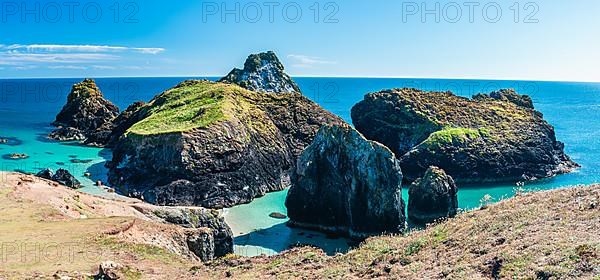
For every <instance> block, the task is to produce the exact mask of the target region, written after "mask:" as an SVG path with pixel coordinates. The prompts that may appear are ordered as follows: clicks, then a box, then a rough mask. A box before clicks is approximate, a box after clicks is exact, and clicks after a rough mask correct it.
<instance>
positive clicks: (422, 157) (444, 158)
mask: <svg viewBox="0 0 600 280" xmlns="http://www.w3.org/2000/svg"><path fill="white" fill-rule="evenodd" d="M510 92H511V91H500V92H499V93H492V94H491V96H492V97H485V96H479V97H478V98H475V99H473V100H472V99H468V98H463V97H458V96H455V95H453V94H452V93H451V92H426V91H421V90H417V89H409V88H404V89H393V90H385V91H381V92H377V93H371V94H367V95H366V96H365V98H364V100H363V101H361V102H359V103H358V104H356V105H355V106H354V107H353V108H352V121H353V123H354V125H355V127H356V129H357V130H358V131H360V132H361V133H363V135H365V137H366V138H367V139H371V140H374V141H378V142H380V143H383V144H384V145H386V146H387V147H389V148H390V149H392V151H394V153H395V154H396V155H397V156H398V157H399V159H400V162H401V166H402V171H403V173H404V176H405V179H406V180H407V181H409V182H410V181H414V180H415V179H417V178H420V177H422V176H423V174H424V173H425V171H426V170H427V169H428V168H429V167H430V166H438V167H440V168H442V169H443V170H445V171H446V172H447V173H448V174H449V175H450V176H452V177H453V178H454V179H455V180H456V181H457V182H502V181H522V180H534V179H537V178H545V177H551V176H554V175H557V174H562V173H567V172H570V171H572V170H573V169H574V168H576V167H578V165H577V164H576V163H574V162H573V161H571V159H570V158H569V157H568V156H567V155H566V154H565V153H564V145H563V143H561V142H559V141H557V140H556V136H555V133H554V128H553V127H552V126H551V125H550V124H548V123H547V122H546V121H545V120H544V119H543V116H542V114H541V113H540V112H538V111H535V110H533V109H530V108H528V107H530V106H529V103H528V101H527V100H528V98H525V97H522V96H518V95H513V94H509V93H510ZM494 96H495V97H494ZM496 97H498V98H496ZM517 104H519V105H517Z"/></svg>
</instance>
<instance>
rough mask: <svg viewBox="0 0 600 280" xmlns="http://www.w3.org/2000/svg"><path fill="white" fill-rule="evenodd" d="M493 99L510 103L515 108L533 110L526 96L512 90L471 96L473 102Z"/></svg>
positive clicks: (529, 98)
mask: <svg viewBox="0 0 600 280" xmlns="http://www.w3.org/2000/svg"><path fill="white" fill-rule="evenodd" d="M490 98H491V99H495V100H500V101H506V102H511V103H513V104H516V105H517V106H521V107H524V108H528V109H534V106H533V100H532V99H531V97H529V96H528V95H521V94H518V93H517V92H516V91H515V90H514V89H500V90H497V91H493V92H491V93H490V94H477V95H475V96H473V99H475V100H486V99H490Z"/></svg>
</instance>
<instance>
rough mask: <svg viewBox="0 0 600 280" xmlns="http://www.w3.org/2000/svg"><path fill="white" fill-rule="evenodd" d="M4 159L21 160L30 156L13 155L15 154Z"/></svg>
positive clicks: (5, 156)
mask: <svg viewBox="0 0 600 280" xmlns="http://www.w3.org/2000/svg"><path fill="white" fill-rule="evenodd" d="M4 158H5V159H13V160H19V159H26V158H29V156H28V155H27V154H19V153H13V154H8V155H4Z"/></svg>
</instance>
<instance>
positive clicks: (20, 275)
mask: <svg viewBox="0 0 600 280" xmlns="http://www.w3.org/2000/svg"><path fill="white" fill-rule="evenodd" d="M6 174H7V173H2V174H0V175H1V176H2V179H1V180H0V249H1V250H0V279H24V278H27V277H32V276H34V275H37V276H39V277H41V279H54V278H53V277H52V275H53V274H54V273H56V272H57V271H66V272H65V273H63V274H64V275H70V276H77V275H79V276H82V275H83V276H85V275H86V274H89V273H93V272H94V270H95V269H97V267H98V265H99V264H100V263H101V262H103V261H107V260H112V261H115V262H118V263H121V264H124V265H128V266H131V267H135V269H132V271H131V272H130V273H129V276H131V279H137V278H140V279H141V278H142V277H150V278H153V277H154V278H155V279H156V277H157V275H163V274H164V275H168V274H169V273H171V274H175V273H182V271H183V272H185V271H187V268H188V267H189V266H191V265H192V264H190V262H188V261H185V260H184V259H182V258H180V257H178V256H175V255H174V254H171V253H168V252H166V251H165V250H163V249H160V248H158V247H155V246H149V245H138V244H131V243H124V242H120V241H117V240H116V239H115V238H113V237H109V236H107V235H105V234H104V233H105V232H106V231H110V230H113V229H115V228H121V227H123V226H124V225H127V224H130V223H131V222H132V221H133V219H134V218H132V217H90V218H87V219H71V218H68V217H65V216H64V215H63V214H62V213H61V212H60V211H59V210H58V209H56V208H55V207H53V206H50V205H47V204H41V203H39V202H33V201H30V200H27V199H23V198H20V196H18V195H17V196H15V195H14V192H15V190H16V188H15V187H16V184H18V180H17V179H15V178H17V177H20V176H21V175H6ZM37 183H40V182H37ZM21 184H33V183H29V182H25V183H23V182H21ZM18 188H19V189H20V190H22V189H23V186H22V185H19V187H18ZM57 188H65V189H66V187H57ZM68 192H69V193H75V192H74V191H71V190H68ZM64 201H65V205H67V206H68V207H70V208H71V209H80V210H78V211H84V209H86V208H88V207H91V206H90V205H83V203H80V202H79V200H78V197H77V196H76V195H75V196H73V195H69V196H66V197H64ZM102 204H103V202H102V201H98V202H97V204H96V207H101V205H102ZM152 275H154V276H152ZM83 276H82V277H83ZM138 276H139V277H138Z"/></svg>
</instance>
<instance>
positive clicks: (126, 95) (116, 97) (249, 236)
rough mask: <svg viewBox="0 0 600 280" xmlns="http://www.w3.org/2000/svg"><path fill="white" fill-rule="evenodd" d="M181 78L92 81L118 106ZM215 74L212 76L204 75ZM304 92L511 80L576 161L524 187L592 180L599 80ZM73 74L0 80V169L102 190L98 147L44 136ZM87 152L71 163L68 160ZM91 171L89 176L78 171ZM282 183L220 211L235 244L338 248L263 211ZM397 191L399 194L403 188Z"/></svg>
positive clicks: (249, 251)
mask: <svg viewBox="0 0 600 280" xmlns="http://www.w3.org/2000/svg"><path fill="white" fill-rule="evenodd" d="M184 79H186V78H102V79H97V83H98V85H99V86H100V88H101V90H102V91H103V93H104V94H105V96H106V97H107V98H108V99H110V100H111V101H113V102H114V103H115V104H116V105H117V106H119V107H120V108H121V109H124V108H126V106H127V105H128V104H130V103H132V102H134V101H137V100H144V101H148V100H150V99H151V98H152V97H153V96H154V95H156V94H158V93H160V92H161V91H163V90H165V89H168V88H170V87H172V86H174V85H176V84H177V83H178V82H180V81H182V80H184ZM209 79H215V78H209ZM295 80H296V81H297V82H298V84H299V85H300V87H301V88H302V90H303V92H304V94H305V95H306V96H308V97H309V98H311V99H313V100H314V101H316V102H317V103H319V104H321V105H322V106H323V107H324V108H326V109H328V110H330V111H332V112H334V113H335V114H337V115H339V116H341V117H342V118H344V119H345V120H346V121H348V122H351V120H350V108H351V107H352V106H353V105H354V104H355V103H357V102H358V101H360V100H361V99H362V98H363V96H364V95H365V94H366V93H367V92H373V91H379V90H381V89H385V88H393V87H417V88H421V89H425V90H451V91H453V92H454V93H456V94H458V95H461V96H466V97H468V96H471V95H473V94H475V93H479V92H490V91H492V90H497V89H500V88H507V87H509V88H515V89H516V90H517V91H519V92H520V93H522V94H528V95H530V96H531V97H532V98H533V100H534V102H535V106H536V108H537V109H538V110H539V111H541V112H542V113H543V114H544V116H545V118H546V120H548V121H549V122H550V123H551V124H552V125H554V127H555V128H556V135H557V137H558V139H559V140H560V141H562V142H564V143H565V146H566V147H565V149H566V151H567V153H568V154H569V155H570V156H571V157H572V158H573V160H575V161H576V162H578V163H579V164H581V165H582V168H581V169H579V170H577V171H576V172H573V173H571V174H566V175H562V176H558V177H555V178H552V179H546V180H540V181H537V182H535V183H529V184H527V185H526V186H525V187H523V190H524V191H534V190H546V189H554V188H560V187H566V186H572V185H580V184H591V183H596V182H600V122H599V121H598V120H600V84H599V83H573V82H527V81H483V80H439V79H392V78H390V79H367V78H296V79H295ZM79 81H81V79H37V80H0V137H2V138H9V139H10V141H9V143H8V144H0V153H1V154H2V155H7V154H11V153H25V154H27V155H29V158H27V159H25V160H11V159H6V158H4V157H2V158H0V170H4V171H16V170H21V171H26V172H37V171H39V170H40V169H42V168H47V167H48V168H52V169H54V170H56V169H57V168H66V169H68V170H69V171H71V173H72V174H73V175H75V176H76V177H77V178H78V179H79V180H80V181H81V182H82V183H83V184H84V186H85V188H84V189H82V191H85V192H90V193H95V194H104V193H103V191H102V190H101V189H99V188H97V187H95V186H94V182H95V181H96V180H102V181H105V180H106V178H105V177H106V170H105V168H104V162H105V161H106V160H107V159H109V158H110V155H111V154H110V151H109V150H106V149H99V148H90V147H82V146H79V145H75V144H72V143H71V144H69V143H57V142H53V141H48V140H46V139H45V135H46V134H47V133H48V132H49V131H50V130H51V129H52V128H51V127H50V126H49V124H50V122H52V121H53V119H54V116H55V115H56V113H58V111H60V109H61V107H62V105H63V104H64V103H65V100H66V96H67V94H68V92H69V89H70V86H71V85H72V84H73V83H76V82H79ZM74 158H77V159H79V160H91V162H89V163H72V162H71V160H72V159H74ZM85 172H90V173H92V176H91V178H86V177H84V176H83V174H84V173H85ZM459 187H460V190H459V194H458V195H459V207H461V208H463V209H470V208H474V207H478V206H479V205H480V200H481V199H482V198H483V196H485V195H486V194H489V195H490V196H492V197H493V198H494V200H495V201H497V200H500V199H502V198H508V197H511V196H513V195H514V192H515V186H514V185H512V184H502V185H471V186H459ZM285 195H286V191H283V192H277V193H271V194H268V195H266V196H265V197H262V198H259V199H256V200H255V201H254V202H252V203H251V204H248V205H241V206H237V207H234V208H231V209H227V210H225V212H226V219H227V221H228V223H230V225H231V226H232V228H233V230H234V232H235V234H236V236H237V237H236V240H235V241H236V244H238V245H236V251H237V252H238V253H240V254H244V255H257V254H261V253H264V254H273V253H276V252H279V251H281V250H284V249H286V248H288V246H289V245H292V244H297V243H301V244H314V245H318V246H320V247H323V248H324V249H326V251H327V252H328V253H330V254H332V253H335V252H337V251H344V250H346V249H347V248H348V244H347V242H346V241H345V240H344V239H328V238H327V237H326V236H325V235H323V234H320V233H315V232H310V231H305V230H298V229H290V228H288V227H287V226H285V220H277V219H273V218H270V217H269V216H268V215H269V214H270V213H272V212H281V213H286V209H285V206H284V200H285ZM404 198H405V199H406V198H407V193H406V190H404Z"/></svg>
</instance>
